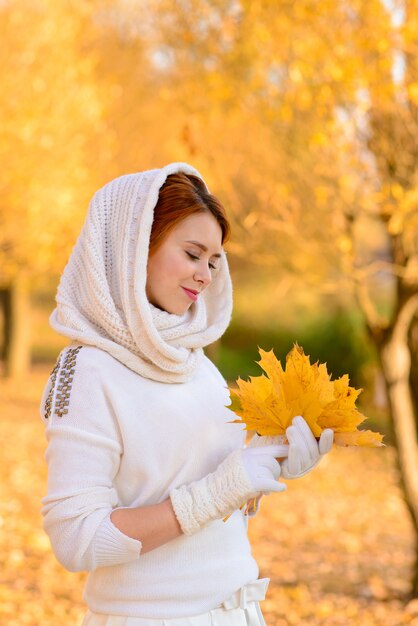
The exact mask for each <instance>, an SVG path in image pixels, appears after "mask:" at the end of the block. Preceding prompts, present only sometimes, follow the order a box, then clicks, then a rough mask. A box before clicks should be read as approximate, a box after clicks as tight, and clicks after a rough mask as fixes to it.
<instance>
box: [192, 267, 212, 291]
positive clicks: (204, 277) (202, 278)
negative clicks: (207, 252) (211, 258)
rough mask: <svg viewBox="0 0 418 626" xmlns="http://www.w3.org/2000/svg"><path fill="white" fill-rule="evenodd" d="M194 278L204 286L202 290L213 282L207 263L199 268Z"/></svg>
mask: <svg viewBox="0 0 418 626" xmlns="http://www.w3.org/2000/svg"><path fill="white" fill-rule="evenodd" d="M193 278H194V280H195V281H196V282H198V283H200V284H201V285H202V288H204V287H207V286H208V285H209V284H210V283H211V282H212V274H211V271H210V268H209V267H208V266H207V265H206V263H203V264H202V265H201V266H199V267H198V268H197V270H196V271H195V273H194V276H193Z"/></svg>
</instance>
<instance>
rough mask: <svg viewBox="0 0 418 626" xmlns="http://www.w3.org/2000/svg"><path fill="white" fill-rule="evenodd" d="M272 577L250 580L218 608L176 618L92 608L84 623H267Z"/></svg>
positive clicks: (140, 625) (131, 625) (147, 625)
mask: <svg viewBox="0 0 418 626" xmlns="http://www.w3.org/2000/svg"><path fill="white" fill-rule="evenodd" d="M269 582H270V579H269V578H259V579H258V580H254V581H253V582H250V583H247V584H246V585H244V586H243V587H241V588H240V589H238V590H237V591H235V592H234V593H233V594H232V596H231V597H230V598H228V599H227V600H225V602H222V604H220V605H219V606H217V607H216V608H214V609H212V610H210V611H207V612H206V613H201V614H200V615H192V616H191V617H176V618H174V619H161V618H157V619H155V618H148V617H127V616H126V615H124V616H122V615H104V614H103V613H93V612H92V611H90V610H88V611H87V613H86V614H85V616H84V619H83V623H82V625H81V626H266V623H265V621H264V618H263V614H262V613H261V609H260V604H259V602H260V601H261V600H264V598H265V597H266V591H267V587H268V585H269Z"/></svg>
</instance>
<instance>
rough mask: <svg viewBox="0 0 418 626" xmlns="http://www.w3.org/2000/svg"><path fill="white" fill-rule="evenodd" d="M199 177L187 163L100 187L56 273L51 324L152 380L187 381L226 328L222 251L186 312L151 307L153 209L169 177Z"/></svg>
mask: <svg viewBox="0 0 418 626" xmlns="http://www.w3.org/2000/svg"><path fill="white" fill-rule="evenodd" d="M176 172H184V173H185V174H193V175H195V176H199V178H202V177H201V176H200V174H199V172H198V171H197V170H195V169H194V168H193V167H191V166H190V165H187V164H186V163H171V164H170V165H167V166H165V167H163V168H161V169H154V170H148V171H145V172H139V173H135V174H127V175H125V176H120V177H119V178H116V179H115V180H112V181H111V182H110V183H108V184H106V185H105V186H104V187H102V188H101V189H99V191H97V192H96V194H95V195H94V196H93V199H92V200H91V202H90V206H89V210H88V213H87V217H86V220H85V223H84V226H83V228H82V231H81V233H80V235H79V237H78V239H77V242H76V245H75V246H74V249H73V251H72V253H71V256H70V258H69V261H68V263H67V265H66V267H65V269H64V272H63V274H62V276H61V280H60V283H59V286H58V292H57V297H56V302H57V307H56V308H55V309H54V311H53V312H52V314H51V317H50V324H51V326H52V328H54V330H56V331H57V332H58V333H60V334H62V335H65V336H67V337H70V338H71V339H73V340H74V341H77V342H80V343H84V344H88V345H93V346H97V347H98V348H101V349H102V350H105V351H106V352H108V353H109V354H111V355H112V356H113V357H115V358H116V359H118V360H119V361H121V362H122V363H124V364H125V365H126V366H127V367H129V368H130V369H132V370H133V371H135V372H137V373H138V374H141V375H142V376H144V377H146V378H151V379H153V380H157V381H162V382H169V383H181V382H185V381H187V380H189V379H190V378H191V377H192V375H193V372H194V370H195V368H196V366H197V364H198V361H199V359H200V358H202V355H203V350H202V348H203V347H204V346H206V345H208V344H210V343H212V342H213V341H215V340H216V339H218V338H219V337H220V336H221V335H222V334H223V333H224V332H225V330H226V328H227V326H228V324H229V321H230V318H231V312H232V287H231V280H230V275H229V269H228V263H227V260H226V256H225V252H222V257H221V259H220V266H219V271H218V272H217V274H216V277H215V278H214V280H213V281H212V283H211V284H210V285H209V286H208V287H207V288H206V289H205V290H204V291H203V292H202V294H201V295H200V296H199V299H198V300H197V301H196V302H193V303H192V305H191V306H190V308H189V310H188V311H187V312H186V313H185V314H184V315H173V314H171V313H167V312H165V311H161V310H160V309H158V308H157V307H154V306H153V305H152V304H150V303H149V301H148V299H147V296H146V292H145V286H146V280H147V260H148V249H149V240H150V234H151V227H152V222H153V215H154V207H155V205H156V203H157V201H158V194H159V190H160V188H161V186H162V185H163V184H164V182H165V180H166V178H167V176H169V175H170V174H174V173H176Z"/></svg>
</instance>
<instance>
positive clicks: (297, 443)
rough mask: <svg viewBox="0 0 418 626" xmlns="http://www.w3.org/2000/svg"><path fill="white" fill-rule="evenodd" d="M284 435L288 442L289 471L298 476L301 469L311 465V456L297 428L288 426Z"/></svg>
mask: <svg viewBox="0 0 418 626" xmlns="http://www.w3.org/2000/svg"><path fill="white" fill-rule="evenodd" d="M286 433H287V437H288V440H289V455H288V458H289V471H290V472H293V471H295V472H296V473H298V474H299V473H300V472H301V471H302V468H304V467H308V466H309V465H312V459H311V455H310V453H309V450H308V449H307V447H306V444H305V440H304V438H303V437H302V435H301V433H300V431H299V428H298V427H297V426H289V427H288V428H287V430H286Z"/></svg>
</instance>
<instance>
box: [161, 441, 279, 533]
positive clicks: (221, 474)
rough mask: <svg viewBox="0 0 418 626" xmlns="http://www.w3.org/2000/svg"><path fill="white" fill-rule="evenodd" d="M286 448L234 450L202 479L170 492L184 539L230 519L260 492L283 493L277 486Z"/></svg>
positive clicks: (270, 447)
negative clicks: (210, 525)
mask: <svg viewBox="0 0 418 626" xmlns="http://www.w3.org/2000/svg"><path fill="white" fill-rule="evenodd" d="M287 451H288V446H263V447H259V448H254V449H250V448H245V449H239V450H234V451H233V452H231V453H230V454H229V455H228V456H227V457H226V459H225V460H224V461H223V462H222V463H221V464H220V465H219V466H218V468H217V469H216V470H215V471H214V472H212V473H211V474H208V475H207V476H205V477H204V478H202V479H200V480H197V481H195V482H193V483H191V484H189V485H182V486H181V487H178V488H177V489H173V490H172V491H171V492H170V499H171V503H172V505H173V509H174V513H175V515H176V517H177V519H178V522H179V524H180V526H181V529H182V531H183V533H184V534H185V535H192V534H194V533H195V532H197V531H198V530H200V529H201V528H202V527H203V526H205V525H206V524H207V523H208V522H211V521H213V520H217V519H222V518H224V517H227V516H228V515H231V513H233V512H234V511H235V510H236V509H239V508H240V507H241V505H242V504H243V503H244V502H245V501H246V500H248V499H250V498H253V497H255V496H257V495H258V494H259V493H260V492H270V491H276V492H279V491H284V490H285V489H286V485H284V484H283V483H279V482H277V479H278V478H279V476H280V471H281V470H280V464H279V463H278V462H277V461H276V457H284V456H286V455H287Z"/></svg>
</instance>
